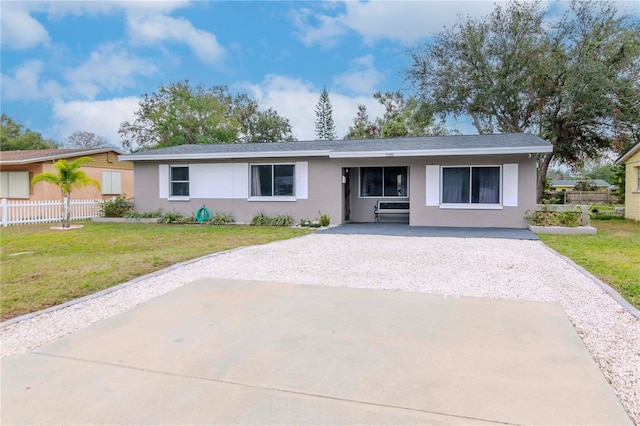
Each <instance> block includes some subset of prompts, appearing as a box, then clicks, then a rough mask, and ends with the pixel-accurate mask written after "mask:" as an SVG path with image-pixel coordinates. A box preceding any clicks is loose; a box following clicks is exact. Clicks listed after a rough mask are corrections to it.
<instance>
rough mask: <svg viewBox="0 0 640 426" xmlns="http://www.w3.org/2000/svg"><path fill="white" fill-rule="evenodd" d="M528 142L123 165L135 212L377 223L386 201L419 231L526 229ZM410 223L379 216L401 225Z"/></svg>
mask: <svg viewBox="0 0 640 426" xmlns="http://www.w3.org/2000/svg"><path fill="white" fill-rule="evenodd" d="M551 150H552V146H551V144H549V143H548V142H546V141H544V140H542V139H540V138H538V137H537V136H534V135H530V134H499V135H472V136H437V137H416V138H396V139H370V140H341V141H308V142H276V143H248V144H215V145H182V146H177V147H171V148H164V149H157V150H151V151H144V152H138V153H134V154H127V155H122V156H120V159H121V160H129V161H133V163H134V175H135V185H136V200H135V207H136V210H137V211H139V212H145V211H152V210H157V209H162V210H164V211H176V212H180V213H183V214H192V213H195V212H196V211H197V210H198V209H199V208H200V207H202V206H203V205H204V206H206V207H207V208H208V209H209V210H210V211H212V212H222V213H230V214H232V215H233V216H234V217H235V219H236V221H238V222H245V223H246V222H250V221H251V219H252V217H253V216H254V215H256V214H257V213H259V212H264V213H265V214H268V215H278V214H290V215H291V216H293V217H294V219H295V220H296V221H297V220H300V219H303V218H308V219H313V218H317V217H318V216H319V214H320V213H319V212H322V213H323V214H329V215H330V216H331V223H332V224H342V223H346V222H373V221H374V217H375V216H374V208H375V206H376V204H377V202H378V201H379V200H386V201H397V202H409V204H410V211H409V215H408V216H409V223H410V224H411V225H421V226H474V227H512V228H522V227H526V221H525V218H524V216H525V213H526V211H527V210H533V209H535V208H536V154H538V153H543V152H551ZM406 217H407V215H406V214H405V215H398V216H397V217H394V216H388V217H387V216H381V220H404V221H406Z"/></svg>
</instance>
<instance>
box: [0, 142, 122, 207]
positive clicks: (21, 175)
mask: <svg viewBox="0 0 640 426" xmlns="http://www.w3.org/2000/svg"><path fill="white" fill-rule="evenodd" d="M121 154H123V152H122V151H120V150H119V149H116V148H89V149H80V148H77V149H37V150H25V151H2V152H0V198H6V199H9V200H33V201H35V200H57V199H59V198H60V188H59V187H57V186H55V185H52V184H50V183H47V182H40V183H38V184H37V185H31V180H32V179H33V177H34V176H36V175H38V174H40V173H44V172H53V173H56V172H57V170H56V169H55V168H54V167H53V163H55V162H56V161H58V160H61V159H65V160H67V161H69V162H71V161H74V160H76V159H78V158H80V157H91V158H93V160H94V161H93V162H92V163H87V164H85V165H83V166H82V170H83V171H84V172H85V173H86V174H87V175H88V176H89V177H91V178H93V179H95V180H97V181H98V182H99V183H100V189H98V188H96V187H95V186H86V187H83V188H79V189H76V190H74V191H73V192H72V194H71V196H72V198H74V199H98V198H111V197H114V196H117V195H123V196H125V197H126V198H133V196H134V193H133V163H132V162H131V161H118V156H119V155H121Z"/></svg>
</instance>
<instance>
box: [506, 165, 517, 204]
mask: <svg viewBox="0 0 640 426" xmlns="http://www.w3.org/2000/svg"><path fill="white" fill-rule="evenodd" d="M502 205H503V206H505V207H517V206H518V165H517V164H503V165H502Z"/></svg>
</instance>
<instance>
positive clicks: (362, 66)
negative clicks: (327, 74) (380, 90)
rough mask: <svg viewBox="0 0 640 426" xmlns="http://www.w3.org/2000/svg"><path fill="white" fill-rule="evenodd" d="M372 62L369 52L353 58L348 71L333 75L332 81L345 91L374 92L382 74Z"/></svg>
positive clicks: (372, 58) (382, 76)
mask: <svg viewBox="0 0 640 426" xmlns="http://www.w3.org/2000/svg"><path fill="white" fill-rule="evenodd" d="M373 62H374V57H373V55H371V54H369V55H365V56H361V57H359V58H355V59H354V60H353V61H352V65H351V68H350V69H349V71H347V72H346V73H344V74H341V75H338V76H336V77H334V79H333V83H334V84H335V85H336V86H338V87H339V88H341V89H342V90H345V91H347V92H352V93H361V94H367V93H368V94H371V93H374V92H375V91H376V86H377V85H378V83H380V81H382V79H383V78H384V75H383V74H382V73H381V72H380V71H378V70H377V69H376V68H375V67H374V66H373Z"/></svg>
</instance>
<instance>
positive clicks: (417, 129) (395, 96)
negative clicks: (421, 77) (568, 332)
mask: <svg viewBox="0 0 640 426" xmlns="http://www.w3.org/2000/svg"><path fill="white" fill-rule="evenodd" d="M373 97H374V98H375V99H376V100H377V101H378V102H380V104H381V105H382V106H383V107H384V115H383V116H382V117H378V118H376V119H375V120H374V121H373V122H371V121H369V116H368V114H367V109H366V107H365V106H364V105H359V106H358V114H357V115H356V117H355V118H354V119H353V126H351V127H349V131H348V132H347V135H346V136H345V139H371V138H397V137H404V136H436V135H446V134H447V130H446V129H445V128H444V127H443V126H442V125H441V124H436V123H435V121H434V119H433V114H432V112H431V110H430V108H429V107H428V105H426V104H425V103H422V102H419V101H418V100H416V99H415V98H413V97H410V98H409V99H405V98H404V96H403V95H402V93H400V92H395V93H392V92H386V93H384V94H383V93H380V92H378V93H375V94H374V95H373Z"/></svg>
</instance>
